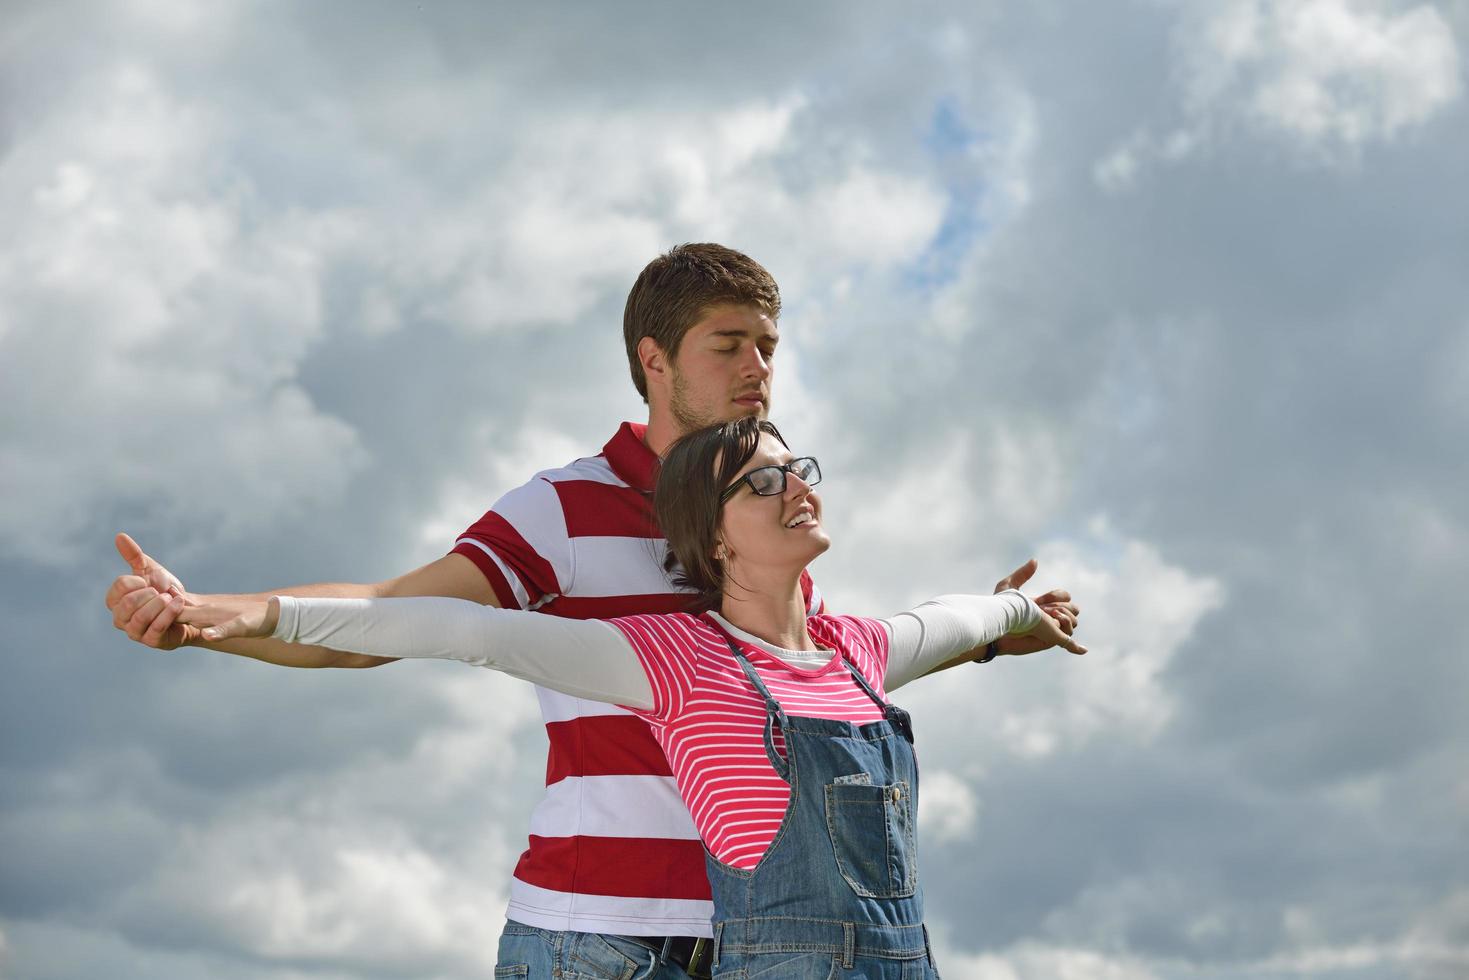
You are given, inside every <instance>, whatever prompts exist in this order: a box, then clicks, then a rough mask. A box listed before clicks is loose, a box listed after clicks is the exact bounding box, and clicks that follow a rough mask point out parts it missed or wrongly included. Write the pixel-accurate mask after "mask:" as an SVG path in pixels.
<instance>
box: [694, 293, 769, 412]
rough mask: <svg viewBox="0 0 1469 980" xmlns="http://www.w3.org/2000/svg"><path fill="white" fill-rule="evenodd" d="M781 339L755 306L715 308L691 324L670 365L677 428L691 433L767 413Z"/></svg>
mask: <svg viewBox="0 0 1469 980" xmlns="http://www.w3.org/2000/svg"><path fill="white" fill-rule="evenodd" d="M779 342H780V332H779V331H778V330H777V329H776V325H775V321H774V320H772V319H771V318H770V317H768V316H766V315H765V314H764V313H762V312H761V311H760V310H759V309H757V308H756V307H753V306H720V307H715V308H714V309H713V310H711V311H710V312H709V315H708V316H706V317H704V319H702V320H700V321H699V322H698V323H696V324H694V325H693V326H692V327H690V328H689V331H688V333H686V334H684V338H683V343H682V344H680V345H679V348H678V357H677V358H675V359H674V360H672V361H671V362H670V364H669V373H670V375H671V377H672V392H671V395H670V404H669V409H670V411H671V412H672V414H673V418H674V421H676V422H677V423H678V425H679V428H680V429H682V430H683V431H684V432H693V431H694V430H695V429H702V428H703V427H704V426H706V425H713V424H714V423H716V422H728V421H730V420H731V419H737V418H740V417H741V416H744V415H754V416H757V417H759V418H762V419H763V418H765V417H766V415H768V414H769V412H770V385H771V381H772V377H773V371H774V367H773V365H772V363H771V359H772V358H773V357H774V356H775V345H776V344H777V343H779Z"/></svg>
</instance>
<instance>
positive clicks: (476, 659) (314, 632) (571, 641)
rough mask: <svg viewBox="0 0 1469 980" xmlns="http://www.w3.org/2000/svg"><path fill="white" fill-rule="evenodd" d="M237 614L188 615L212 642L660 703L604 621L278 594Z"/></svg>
mask: <svg viewBox="0 0 1469 980" xmlns="http://www.w3.org/2000/svg"><path fill="white" fill-rule="evenodd" d="M238 612H239V610H238V607H234V608H228V609H221V608H216V607H211V606H208V605H204V606H196V607H189V608H187V609H185V610H184V611H183V612H182V613H180V615H179V622H188V623H192V624H195V625H199V626H205V627H208V629H206V631H205V633H204V637H205V639H208V640H215V639H226V638H230V637H248V636H270V637H273V638H275V639H277V640H284V641H286V642H288V643H307V644H313V645H317V646H321V647H327V648H330V649H332V650H342V651H345V652H348V653H364V654H372V655H375V656H380V657H401V658H404V659H439V660H461V661H463V662H464V663H467V664H473V665H475V666H479V667H490V668H492V669H494V670H499V671H502V672H503V673H506V674H510V675H511V676H513V677H519V678H522V679H523V680H528V681H532V682H534V683H536V684H541V685H543V686H545V687H549V688H551V689H553V690H557V691H561V692H563V693H565V694H570V695H573V696H574V697H582V698H589V699H591V700H594V701H603V702H606V703H608V704H619V705H626V706H627V707H630V708H639V709H643V710H646V709H649V708H651V707H652V706H653V692H652V688H651V687H649V685H648V678H647V676H646V675H645V674H644V673H643V668H642V665H641V664H640V663H639V661H638V657H637V654H636V653H635V652H634V651H633V648H632V646H631V644H629V643H628V641H627V639H626V637H624V636H623V634H622V633H621V632H620V631H619V630H617V629H616V628H615V627H613V626H611V625H609V624H607V623H604V622H601V621H600V620H595V619H586V620H582V619H565V618H563V617H560V616H549V615H545V614H543V613H533V612H523V611H521V610H518V609H496V608H493V607H490V606H481V605H479V604H478V603H474V602H469V601H467V600H464V599H445V598H439V597H418V598H401V599H324V598H323V599H315V598H312V599H306V598H297V597H292V596H273V597H272V598H271V599H270V601H269V603H265V602H261V603H257V604H252V605H251V606H250V607H249V608H248V609H246V611H245V612H244V613H241V614H239V615H235V614H236V613H238ZM215 631H217V632H215Z"/></svg>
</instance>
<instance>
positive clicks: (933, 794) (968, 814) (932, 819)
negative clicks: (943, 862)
mask: <svg viewBox="0 0 1469 980" xmlns="http://www.w3.org/2000/svg"><path fill="white" fill-rule="evenodd" d="M979 811H980V804H979V800H978V799H977V798H976V797H975V795H974V790H973V789H972V788H970V786H969V784H968V783H966V782H965V781H964V780H963V779H960V778H959V777H958V776H956V775H954V774H953V773H951V772H948V771H947V770H944V769H926V770H924V773H923V790H922V792H921V793H920V794H919V797H918V827H919V829H920V830H921V831H922V833H923V839H924V840H925V841H932V842H934V843H939V842H943V841H953V840H962V839H964V838H966V837H970V836H972V834H973V832H974V829H975V821H976V819H977V818H978V816H979Z"/></svg>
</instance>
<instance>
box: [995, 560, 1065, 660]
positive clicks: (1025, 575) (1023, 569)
mask: <svg viewBox="0 0 1469 980" xmlns="http://www.w3.org/2000/svg"><path fill="white" fill-rule="evenodd" d="M1039 567H1040V563H1039V562H1037V561H1036V560H1035V559H1034V558H1032V559H1030V560H1029V561H1027V562H1026V563H1025V564H1023V565H1021V566H1020V567H1019V568H1017V569H1015V571H1013V572H1011V573H1010V574H1009V575H1007V576H1005V577H1004V578H1002V579H1000V580H999V581H998V582H996V583H995V592H997V593H998V592H1004V591H1005V590H1006V589H1018V588H1020V587H1021V586H1022V585H1024V584H1025V583H1026V582H1028V581H1030V578H1031V576H1033V575H1035V572H1036V569H1037V568H1039ZM1030 598H1031V601H1033V602H1034V603H1035V604H1036V605H1037V606H1039V607H1040V609H1041V612H1043V613H1045V617H1043V618H1044V619H1049V620H1051V621H1052V623H1053V624H1054V626H1055V628H1056V629H1058V630H1059V631H1060V632H1061V634H1063V635H1064V636H1065V637H1066V638H1067V640H1068V641H1070V637H1071V634H1072V633H1074V632H1075V631H1076V622H1077V620H1078V619H1079V618H1080V617H1081V609H1080V607H1078V606H1077V605H1076V603H1074V602H1073V601H1072V600H1071V593H1070V592H1067V591H1066V590H1065V589H1052V590H1051V591H1049V592H1045V593H1042V594H1041V595H1036V596H1031V597H1030ZM1038 628H1039V629H1040V630H1041V632H1040V633H1037V632H1036V631H1032V632H1030V633H1023V634H1017V635H1015V636H1005V637H1001V638H1000V639H999V640H998V641H997V643H996V646H997V647H998V649H999V652H1000V653H1001V654H1015V655H1018V654H1026V653H1036V652H1038V651H1040V650H1047V649H1050V648H1051V647H1053V646H1060V647H1062V648H1064V649H1067V650H1070V651H1071V652H1072V653H1076V654H1082V653H1086V648H1085V647H1081V646H1079V645H1078V644H1076V643H1075V642H1069V643H1058V642H1055V641H1054V640H1052V639H1050V636H1051V630H1050V629H1049V628H1047V627H1046V626H1045V624H1044V623H1042V624H1040V626H1039V627H1038Z"/></svg>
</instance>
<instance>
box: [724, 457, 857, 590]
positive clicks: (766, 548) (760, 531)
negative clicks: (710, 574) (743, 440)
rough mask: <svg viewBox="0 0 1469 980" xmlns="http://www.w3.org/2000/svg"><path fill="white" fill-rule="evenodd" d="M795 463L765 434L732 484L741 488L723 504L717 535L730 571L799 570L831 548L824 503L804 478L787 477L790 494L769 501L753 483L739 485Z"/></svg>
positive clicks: (768, 497)
mask: <svg viewBox="0 0 1469 980" xmlns="http://www.w3.org/2000/svg"><path fill="white" fill-rule="evenodd" d="M793 458H794V456H793V455H792V453H791V451H790V450H789V449H787V448H786V447H785V446H782V445H781V444H780V440H779V439H776V438H775V437H774V436H772V435H770V434H769V433H764V434H762V435H761V436H760V445H759V446H758V447H757V448H756V449H755V455H753V456H751V457H750V459H749V461H748V462H747V463H745V465H744V466H743V467H741V468H740V472H739V474H738V475H737V476H736V477H735V479H734V480H732V481H731V482H730V486H738V488H739V489H737V490H735V492H734V493H733V494H732V495H731V496H730V498H729V499H728V500H726V501H725V502H724V508H723V510H722V511H721V513H720V518H721V520H720V528H719V536H718V537H719V540H720V542H722V543H723V545H724V548H725V550H726V552H728V555H729V557H728V558H726V559H725V567H726V568H729V567H731V565H732V563H734V564H738V565H739V566H741V567H743V568H754V567H757V566H767V567H771V568H778V569H786V570H788V569H790V568H796V569H800V568H805V567H806V565H807V563H808V562H810V561H811V560H812V559H813V558H815V557H816V556H817V555H819V554H821V553H822V552H824V551H825V550H826V549H827V548H830V547H831V538H830V537H828V536H827V533H826V528H824V527H822V525H821V498H820V497H819V496H817V494H816V492H815V491H814V490H812V489H811V487H810V485H809V484H807V483H806V482H805V481H803V480H802V479H801V478H800V477H799V476H797V475H796V474H794V473H790V472H787V473H786V486H785V491H784V492H782V493H776V494H771V495H769V496H761V495H759V494H757V493H755V491H754V490H752V489H751V488H750V484H749V482H748V481H745V482H741V480H740V478H741V477H743V476H744V475H745V474H746V473H749V472H750V471H752V470H757V469H759V468H760V467H762V466H780V465H782V464H784V463H789V462H790V461H791V460H792V459H793ZM735 578H738V575H736V576H735Z"/></svg>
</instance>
